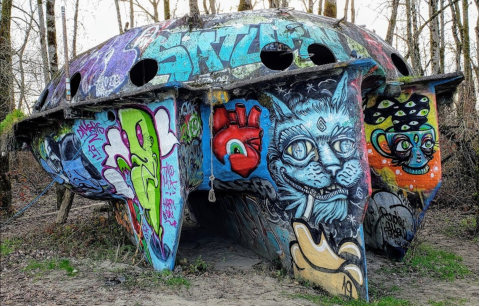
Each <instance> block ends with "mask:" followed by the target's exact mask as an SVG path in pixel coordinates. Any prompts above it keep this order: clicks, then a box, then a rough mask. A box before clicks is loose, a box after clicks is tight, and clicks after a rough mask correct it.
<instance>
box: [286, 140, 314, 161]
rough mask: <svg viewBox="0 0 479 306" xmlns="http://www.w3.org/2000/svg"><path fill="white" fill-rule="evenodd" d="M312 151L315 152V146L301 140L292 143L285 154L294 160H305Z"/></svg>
mask: <svg viewBox="0 0 479 306" xmlns="http://www.w3.org/2000/svg"><path fill="white" fill-rule="evenodd" d="M311 151H313V144H312V143H311V142H310V141H308V140H304V139H300V140H296V141H294V142H292V143H291V144H290V145H289V146H288V147H287V148H286V151H285V152H286V154H288V155H290V156H291V157H293V158H294V159H297V160H303V159H305V158H306V157H307V156H308V155H309V153H311Z"/></svg>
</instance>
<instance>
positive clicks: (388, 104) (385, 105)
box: [378, 100, 394, 108]
mask: <svg viewBox="0 0 479 306" xmlns="http://www.w3.org/2000/svg"><path fill="white" fill-rule="evenodd" d="M393 105H394V102H391V101H389V100H384V101H382V102H381V103H379V105H378V108H388V107H391V106H393Z"/></svg>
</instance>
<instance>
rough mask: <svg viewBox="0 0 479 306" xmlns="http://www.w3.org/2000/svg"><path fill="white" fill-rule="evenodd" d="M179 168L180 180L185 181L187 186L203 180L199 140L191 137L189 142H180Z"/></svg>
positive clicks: (201, 153)
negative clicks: (180, 169) (191, 139)
mask: <svg viewBox="0 0 479 306" xmlns="http://www.w3.org/2000/svg"><path fill="white" fill-rule="evenodd" d="M179 151H180V155H181V156H182V157H183V158H181V159H180V164H181V165H182V166H181V168H182V169H184V171H181V172H180V175H181V177H182V181H183V182H185V185H186V186H187V188H191V189H192V188H194V187H196V186H198V185H199V184H200V183H201V181H202V180H203V165H202V162H203V151H202V150H201V145H200V141H199V140H198V139H193V141H192V142H191V143H190V144H185V143H182V144H181V145H180V148H179Z"/></svg>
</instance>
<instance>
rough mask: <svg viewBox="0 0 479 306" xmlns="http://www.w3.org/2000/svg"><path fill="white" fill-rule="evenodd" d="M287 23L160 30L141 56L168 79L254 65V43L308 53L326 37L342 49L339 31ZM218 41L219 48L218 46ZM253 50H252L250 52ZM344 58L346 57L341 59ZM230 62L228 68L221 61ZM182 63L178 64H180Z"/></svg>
mask: <svg viewBox="0 0 479 306" xmlns="http://www.w3.org/2000/svg"><path fill="white" fill-rule="evenodd" d="M289 24H290V22H288V21H286V22H279V23H278V24H270V23H265V24H259V25H244V26H242V27H222V28H219V29H218V30H216V31H211V30H210V31H192V32H187V33H171V34H168V33H161V34H160V35H159V36H158V37H157V38H156V39H155V41H154V42H152V43H151V44H150V45H149V46H148V47H147V49H146V50H145V53H144V54H143V58H157V59H158V64H159V69H158V74H160V75H170V81H188V80H189V79H190V78H191V77H192V75H199V74H200V75H209V76H210V77H211V74H212V73H213V72H221V71H223V70H225V69H229V68H230V67H231V68H236V67H240V66H244V65H250V64H254V63H256V62H259V61H260V57H259V51H257V50H255V49H257V47H256V48H254V47H253V45H254V44H258V43H259V45H261V46H264V45H266V44H268V43H271V42H275V41H278V42H281V43H284V44H286V45H288V46H290V47H293V46H295V42H294V41H293V38H294V39H295V41H296V42H297V43H299V44H300V45H299V46H297V49H298V50H299V53H300V54H308V51H307V48H308V46H309V45H310V44H311V43H313V42H315V41H317V42H323V41H324V37H328V39H329V40H330V41H329V43H330V44H332V45H334V47H338V48H341V45H340V43H339V42H340V39H339V37H338V33H337V32H335V31H332V30H330V29H326V28H323V30H322V31H324V33H322V34H324V36H323V35H318V33H316V31H310V29H309V27H308V26H306V25H303V27H302V28H301V30H298V31H295V32H293V33H292V32H291V31H288V30H287V27H288V26H289ZM284 33H288V35H285V34H284ZM219 42H222V43H221V46H220V47H217V46H218V44H219ZM253 50H255V51H253ZM342 60H346V58H344V59H342ZM224 62H229V67H228V66H226V67H225V65H224V64H223V63H224ZM179 63H181V65H180V64H179ZM214 79H215V81H219V82H221V80H222V79H223V80H227V79H228V78H227V77H223V78H222V77H219V78H218V77H215V78H214Z"/></svg>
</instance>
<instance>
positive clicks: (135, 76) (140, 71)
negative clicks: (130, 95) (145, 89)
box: [130, 58, 158, 87]
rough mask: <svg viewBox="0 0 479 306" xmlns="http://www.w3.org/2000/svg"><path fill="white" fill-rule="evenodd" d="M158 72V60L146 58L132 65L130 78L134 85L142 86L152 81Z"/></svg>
mask: <svg viewBox="0 0 479 306" xmlns="http://www.w3.org/2000/svg"><path fill="white" fill-rule="evenodd" d="M157 72H158V63H157V61H155V60H154V59H150V58H145V59H142V60H141V61H139V62H138V63H136V64H135V65H134V66H133V67H131V70H130V80H131V82H132V83H133V84H134V85H136V86H138V87H140V86H143V85H145V84H146V83H148V82H149V81H151V80H152V79H153V78H154V77H155V76H156V74H157Z"/></svg>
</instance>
